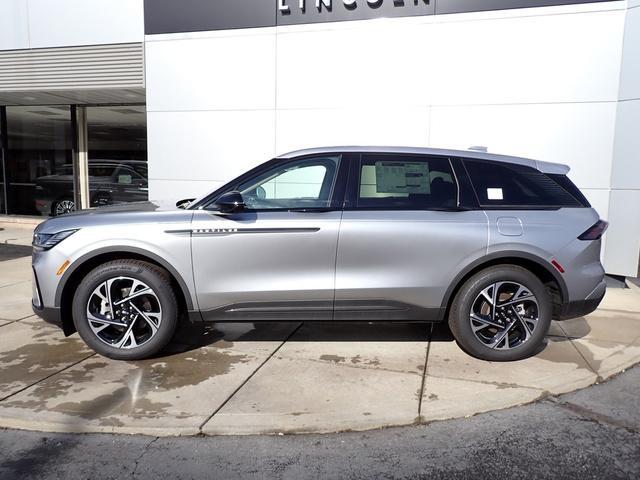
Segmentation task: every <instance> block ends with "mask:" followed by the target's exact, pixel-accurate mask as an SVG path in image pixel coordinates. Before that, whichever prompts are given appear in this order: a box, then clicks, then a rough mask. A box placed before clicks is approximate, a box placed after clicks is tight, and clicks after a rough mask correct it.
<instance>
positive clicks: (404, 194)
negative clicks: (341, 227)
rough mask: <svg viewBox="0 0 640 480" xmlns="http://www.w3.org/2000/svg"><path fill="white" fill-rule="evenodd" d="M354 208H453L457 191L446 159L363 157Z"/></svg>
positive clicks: (387, 156)
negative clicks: (355, 206)
mask: <svg viewBox="0 0 640 480" xmlns="http://www.w3.org/2000/svg"><path fill="white" fill-rule="evenodd" d="M359 180H360V183H359V186H358V201H357V206H358V207H363V208H391V209H403V208H406V209H429V208H452V207H455V206H456V205H457V187H456V183H455V179H454V175H453V172H452V170H451V165H450V163H449V160H448V159H447V158H439V157H424V156H400V155H363V157H362V161H361V164H360V175H359Z"/></svg>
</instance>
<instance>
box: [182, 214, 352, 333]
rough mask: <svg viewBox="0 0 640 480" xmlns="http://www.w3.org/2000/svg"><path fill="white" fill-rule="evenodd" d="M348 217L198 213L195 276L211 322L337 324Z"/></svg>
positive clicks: (200, 305)
mask: <svg viewBox="0 0 640 480" xmlns="http://www.w3.org/2000/svg"><path fill="white" fill-rule="evenodd" d="M340 219H341V212H338V211H329V212H312V211H308V212H288V211H284V212H283V211H276V212H265V211H262V212H244V213H239V214H234V215H226V216H222V215H216V214H214V213H211V212H207V211H203V210H199V211H196V213H195V215H194V219H193V225H192V227H193V230H192V232H193V233H192V251H193V271H194V276H195V285H196V291H197V297H198V304H199V307H200V309H201V310H202V312H203V317H204V318H205V320H218V321H221V320H287V319H291V320H304V319H314V320H330V319H331V318H332V307H333V295H334V281H335V259H336V249H337V240H338V229H339V225H340Z"/></svg>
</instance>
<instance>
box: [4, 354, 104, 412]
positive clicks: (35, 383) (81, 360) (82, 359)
mask: <svg viewBox="0 0 640 480" xmlns="http://www.w3.org/2000/svg"><path fill="white" fill-rule="evenodd" d="M96 355H97V353H92V354H91V355H88V356H86V357H83V358H81V359H80V360H78V361H77V362H73V363H70V364H69V365H67V366H66V367H64V368H61V369H60V370H56V371H55V372H53V373H51V374H49V375H47V376H46V377H43V378H40V379H39V380H38V381H36V382H33V383H30V384H29V385H26V386H24V387H22V388H20V389H19V390H16V391H15V392H11V393H10V394H9V395H6V396H4V397H2V398H0V402H4V401H5V400H8V399H9V398H11V397H14V396H16V395H18V394H19V393H22V392H24V391H25V390H28V389H30V388H31V387H33V386H34V385H37V384H39V383H40V382H44V381H45V380H48V379H50V378H51V377H53V376H55V375H58V374H59V373H62V372H64V371H65V370H69V369H70V368H72V367H75V366H76V365H78V364H79V363H82V362H84V361H85V360H88V359H90V358H91V357H95V356H96Z"/></svg>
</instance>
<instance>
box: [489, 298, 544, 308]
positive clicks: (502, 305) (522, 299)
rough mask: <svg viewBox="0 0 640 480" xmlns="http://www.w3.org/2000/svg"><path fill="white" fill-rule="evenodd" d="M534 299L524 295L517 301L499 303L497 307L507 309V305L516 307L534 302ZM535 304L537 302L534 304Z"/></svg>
mask: <svg viewBox="0 0 640 480" xmlns="http://www.w3.org/2000/svg"><path fill="white" fill-rule="evenodd" d="M535 298H536V297H534V296H533V295H526V296H524V297H520V298H518V299H517V300H508V301H506V302H504V303H501V304H500V305H498V306H499V307H508V306H509V305H516V304H518V303H524V302H526V301H535ZM536 303H537V302H536Z"/></svg>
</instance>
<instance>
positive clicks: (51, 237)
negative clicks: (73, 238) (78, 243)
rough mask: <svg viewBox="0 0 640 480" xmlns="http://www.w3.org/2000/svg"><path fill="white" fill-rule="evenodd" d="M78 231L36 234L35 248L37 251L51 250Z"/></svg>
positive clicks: (34, 238) (34, 236)
mask: <svg viewBox="0 0 640 480" xmlns="http://www.w3.org/2000/svg"><path fill="white" fill-rule="evenodd" d="M77 231H78V230H77V229H76V230H64V231H62V232H58V233H34V234H33V243H32V245H33V247H34V248H35V249H37V250H49V249H50V248H53V247H55V246H56V245H57V244H59V243H60V242H61V241H63V240H64V239H65V238H67V237H68V236H70V235H73V234H74V233H76V232H77Z"/></svg>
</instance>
